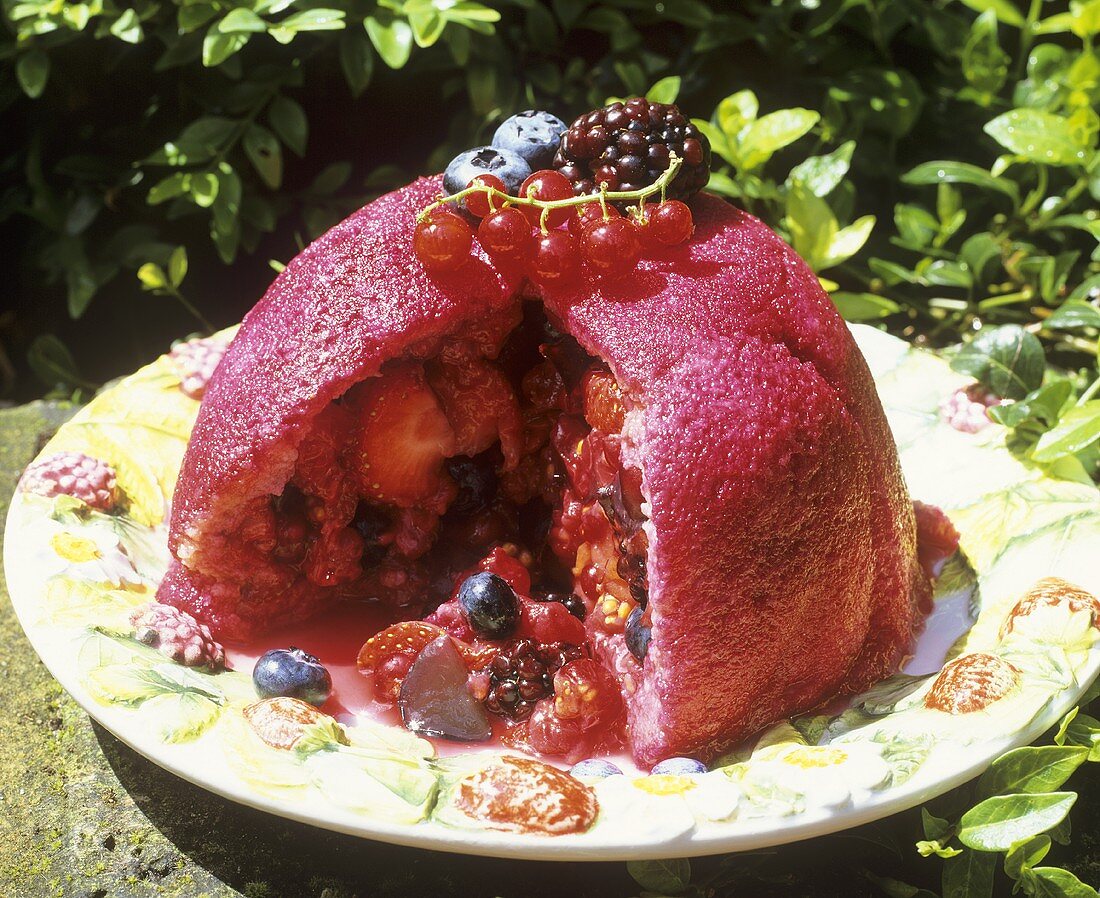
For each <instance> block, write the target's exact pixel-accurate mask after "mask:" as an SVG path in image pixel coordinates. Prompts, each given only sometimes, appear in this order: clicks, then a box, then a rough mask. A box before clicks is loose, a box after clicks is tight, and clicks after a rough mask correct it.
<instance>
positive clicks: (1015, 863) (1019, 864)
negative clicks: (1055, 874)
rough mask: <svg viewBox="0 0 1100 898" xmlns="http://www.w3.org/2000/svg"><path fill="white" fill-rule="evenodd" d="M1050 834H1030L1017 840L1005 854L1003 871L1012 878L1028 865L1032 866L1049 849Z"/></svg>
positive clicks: (1043, 856)
mask: <svg viewBox="0 0 1100 898" xmlns="http://www.w3.org/2000/svg"><path fill="white" fill-rule="evenodd" d="M1050 844H1051V841H1050V836H1032V837H1031V838H1030V839H1024V840H1022V841H1020V842H1017V843H1016V844H1015V845H1013V846H1012V847H1011V848H1010V849H1009V850H1008V854H1006V855H1005V873H1006V874H1007V875H1008V876H1010V877H1011V878H1012V879H1019V878H1020V875H1021V874H1022V873H1023V871H1024V870H1025V869H1027V868H1028V867H1034V866H1035V865H1036V864H1037V863H1039V862H1040V861H1041V860H1042V859H1043V858H1045V857H1046V856H1047V852H1048V851H1050Z"/></svg>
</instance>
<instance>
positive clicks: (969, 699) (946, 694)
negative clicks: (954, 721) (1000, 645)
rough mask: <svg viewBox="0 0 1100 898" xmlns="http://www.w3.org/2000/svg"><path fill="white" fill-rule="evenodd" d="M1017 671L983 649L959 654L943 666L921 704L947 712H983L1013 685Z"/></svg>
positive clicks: (1017, 679) (1016, 677)
mask: <svg viewBox="0 0 1100 898" xmlns="http://www.w3.org/2000/svg"><path fill="white" fill-rule="evenodd" d="M1019 679H1020V672H1019V671H1018V670H1017V669H1016V668H1015V667H1013V666H1012V665H1011V664H1009V663H1008V662H1007V661H1004V660H1002V659H1001V658H998V657H997V656H996V655H989V654H986V653H985V652H974V653H972V654H969V655H962V656H961V657H959V658H956V659H955V660H954V661H952V662H951V663H950V664H946V665H944V668H943V670H941V671H940V675H939V676H938V677H936V681H935V682H934V683H933V684H932V688H931V689H930V690H929V692H928V695H927V696H926V697H925V699H924V704H925V706H926V707H928V708H934V709H935V710H937V711H944V712H946V713H948V714H969V713H971V712H973V711H982V710H984V709H985V708H988V707H989V706H990V705H991V704H993V703H994V702H995V701H997V700H998V699H1002V698H1004V697H1005V696H1006V695H1008V693H1010V692H1011V691H1012V690H1013V689H1015V688H1016V684H1017V683H1018V682H1019Z"/></svg>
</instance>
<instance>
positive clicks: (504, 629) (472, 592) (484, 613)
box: [458, 571, 519, 639]
mask: <svg viewBox="0 0 1100 898" xmlns="http://www.w3.org/2000/svg"><path fill="white" fill-rule="evenodd" d="M458 602H459V604H460V605H461V606H462V607H463V609H464V610H465V611H466V616H467V617H468V618H469V619H470V626H471V627H472V628H473V630H474V632H475V633H477V634H478V636H482V637H484V638H486V639H507V638H508V637H509V636H511V635H512V634H513V633H514V632H515V630H516V624H518V623H519V598H518V597H517V596H516V592H515V590H514V589H512V587H511V586H509V585H508V581H506V580H505V579H504V578H503V577H498V576H497V575H496V574H492V573H489V572H488V571H479V572H478V573H476V574H471V575H470V576H469V577H467V578H466V579H465V580H463V581H462V585H461V586H460V587H459V588H458Z"/></svg>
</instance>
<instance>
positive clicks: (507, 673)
mask: <svg viewBox="0 0 1100 898" xmlns="http://www.w3.org/2000/svg"><path fill="white" fill-rule="evenodd" d="M587 657H588V653H587V652H586V650H585V648H584V646H580V645H570V644H568V643H564V642H553V643H549V644H539V643H537V642H536V641H535V640H533V639H517V640H515V641H514V642H511V643H509V644H508V645H506V646H505V647H504V648H503V649H501V650H500V651H499V652H498V653H497V654H496V655H494V656H493V660H492V661H490V662H489V667H488V671H489V693H488V695H487V696H486V697H485V708H486V709H487V710H489V711H491V712H492V713H494V714H497V715H499V716H501V717H507V718H510V719H511V720H524V719H526V718H527V717H529V716H530V715H531V712H532V711H533V710H534V709H535V703H536V702H538V701H539V700H540V699H544V698H549V697H550V696H551V695H553V694H554V674H556V673H557V672H558V671H559V670H560V669H561V668H562V667H564V666H565V665H566V664H568V663H569V662H570V661H577V660H578V659H580V658H587Z"/></svg>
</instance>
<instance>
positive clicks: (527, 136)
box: [493, 109, 565, 171]
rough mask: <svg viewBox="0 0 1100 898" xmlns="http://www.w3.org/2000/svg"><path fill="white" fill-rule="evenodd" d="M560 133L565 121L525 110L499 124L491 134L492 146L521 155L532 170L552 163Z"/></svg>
mask: <svg viewBox="0 0 1100 898" xmlns="http://www.w3.org/2000/svg"><path fill="white" fill-rule="evenodd" d="M564 133H565V122H563V121H562V120H561V119H560V118H558V117H557V116H556V115H551V114H550V113H549V112H542V111H537V110H534V109H528V110H527V111H526V112H519V113H516V115H513V116H509V117H508V118H506V119H505V120H504V121H503V122H501V124H500V127H499V128H497V130H496V133H495V134H493V146H494V147H499V148H501V149H504V150H511V151H512V152H513V153H515V154H516V155H517V156H522V157H523V158H524V160H526V162H527V164H528V165H530V166H531V169H532V171H535V170H537V169H540V168H547V167H548V166H549V165H550V163H551V162H553V161H554V154H555V153H556V152H557V151H558V145H559V144H560V143H561V136H562V134H564Z"/></svg>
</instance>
